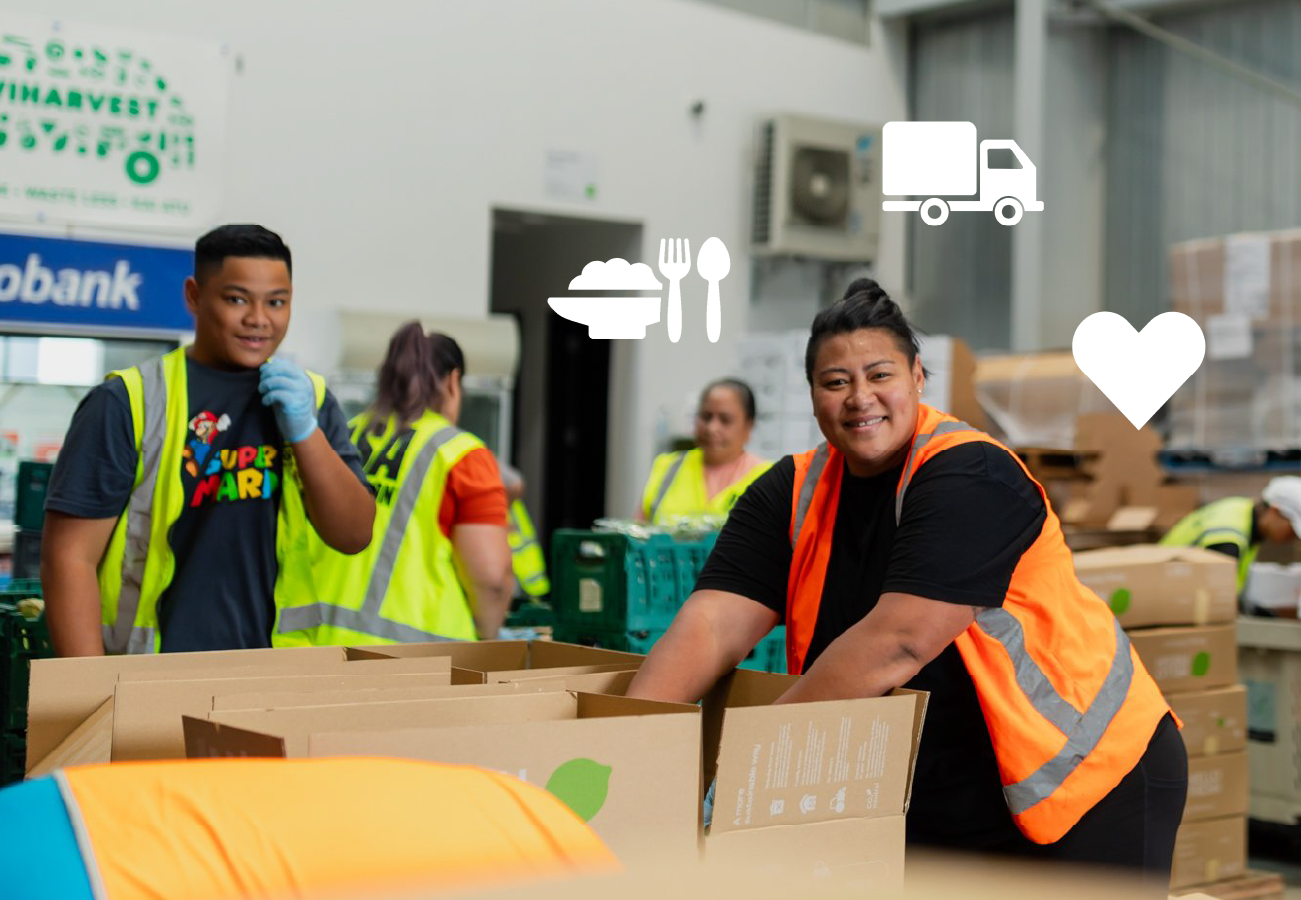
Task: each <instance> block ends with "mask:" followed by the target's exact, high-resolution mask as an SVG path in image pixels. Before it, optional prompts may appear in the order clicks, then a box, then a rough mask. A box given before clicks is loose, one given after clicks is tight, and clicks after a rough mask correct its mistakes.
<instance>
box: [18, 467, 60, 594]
mask: <svg viewBox="0 0 1301 900" xmlns="http://www.w3.org/2000/svg"><path fill="white" fill-rule="evenodd" d="M53 471H54V464H53V463H46V462H37V461H35V460H30V459H28V460H23V461H22V462H20V463H19V464H18V486H17V494H16V497H15V499H14V525H15V526H16V527H15V529H14V550H13V577H14V579H15V580H19V579H27V578H39V577H40V575H41V529H42V528H43V527H44V525H45V494H46V491H47V489H48V487H49V483H50V474H51V473H52V472H53Z"/></svg>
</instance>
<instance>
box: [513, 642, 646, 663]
mask: <svg viewBox="0 0 1301 900" xmlns="http://www.w3.org/2000/svg"><path fill="white" fill-rule="evenodd" d="M645 661H646V657H645V656H643V655H641V654H640V653H625V652H623V651H622V650H606V649H605V648H603V647H584V646H583V645H581V644H566V643H562V642H560V641H529V656H528V664H527V665H526V666H516V667H515V668H529V669H558V668H562V667H566V666H597V665H601V664H602V663H621V664H622V665H623V667H624V668H625V669H628V668H632V669H636V668H638V667H639V666H641V664H642V663H643V662H645Z"/></svg>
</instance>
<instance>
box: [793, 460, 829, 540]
mask: <svg viewBox="0 0 1301 900" xmlns="http://www.w3.org/2000/svg"><path fill="white" fill-rule="evenodd" d="M828 455H829V453H828V451H827V442H826V441H823V442H822V443H821V444H818V449H816V450H814V451H813V459H812V460H810V461H809V470H808V471H807V472H805V473H804V483H803V484H802V485H800V499H799V501H798V502H797V503H796V504H795V525H794V527H793V528H792V529H791V549H792V550H794V549H795V544H796V542H797V541H799V539H800V529H801V528H803V527H804V517H805V516H806V515H808V512H809V505H810V504H811V503H812V502H813V492H814V491H815V490H817V487H818V479H820V478H821V477H822V470H823V469H825V468H826V467H827V456H828Z"/></svg>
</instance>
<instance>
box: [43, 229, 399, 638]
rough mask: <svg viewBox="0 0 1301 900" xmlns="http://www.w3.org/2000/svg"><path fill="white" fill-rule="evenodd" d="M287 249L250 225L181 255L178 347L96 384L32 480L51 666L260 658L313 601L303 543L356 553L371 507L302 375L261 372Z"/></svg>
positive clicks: (344, 440) (284, 314) (277, 313)
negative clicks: (246, 653)
mask: <svg viewBox="0 0 1301 900" xmlns="http://www.w3.org/2000/svg"><path fill="white" fill-rule="evenodd" d="M291 268H292V262H291V257H290V253H289V248H288V247H286V246H285V244H284V242H283V241H281V239H280V237H279V235H277V234H275V233H274V232H271V231H268V230H267V229H265V228H262V227H261V226H259V225H224V226H222V227H220V228H217V229H215V230H213V231H211V232H209V233H208V234H206V235H204V236H203V237H201V238H199V240H198V242H197V244H196V245H195V255H194V275H193V276H192V277H190V278H187V279H186V281H185V302H186V305H187V306H188V307H189V310H190V312H191V313H192V314H193V315H194V330H195V339H194V343H193V344H192V345H190V346H188V347H182V348H180V349H178V350H174V351H172V352H171V353H169V354H167V355H166V356H163V357H161V358H160V359H155V360H150V361H149V362H146V363H143V364H141V365H139V366H136V367H133V368H130V369H123V370H120V371H117V372H113V373H112V374H111V375H110V377H109V378H108V379H107V380H106V382H105V383H104V384H103V385H100V386H99V387H97V388H95V389H94V390H92V391H91V392H90V393H89V394H88V395H87V396H86V398H85V399H84V400H83V401H82V403H81V405H80V406H79V407H78V408H77V412H76V414H75V415H74V416H73V420H72V424H71V426H70V427H69V430H68V435H67V438H66V440H65V442H64V446H63V450H62V452H61V453H60V455H59V459H58V462H57V464H56V465H55V469H54V473H53V475H52V476H51V479H50V486H49V492H48V495H47V499H46V516H45V531H44V539H43V541H42V559H41V580H42V586H43V588H44V592H45V598H46V609H47V617H48V620H49V625H50V632H51V636H52V637H53V639H54V645H55V650H56V651H57V652H58V653H59V655H61V656H86V655H98V654H101V653H105V652H108V653H152V652H157V651H178V650H219V649H232V648H244V647H266V646H270V643H271V635H272V632H273V630H274V625H275V620H276V617H277V615H278V613H279V610H280V609H281V608H283V607H285V606H287V605H293V604H295V603H302V602H304V600H305V598H307V597H310V596H311V594H312V593H313V589H312V584H311V577H310V565H309V562H308V559H307V557H306V554H305V552H303V548H304V547H305V546H306V542H307V540H308V537H309V535H310V532H311V530H312V529H315V531H316V533H317V534H319V535H320V537H321V538H322V539H323V540H324V541H325V542H326V543H328V544H329V545H330V546H332V547H335V548H336V549H338V550H340V551H342V552H345V553H356V552H358V551H360V550H362V549H364V548H365V547H366V545H367V544H368V543H369V541H370V533H371V521H372V520H373V519H374V516H375V501H374V499H373V498H372V496H371V493H370V491H369V488H368V487H367V484H366V480H365V476H364V475H363V473H362V471H361V462H360V459H359V457H358V455H357V450H356V448H355V447H353V446H352V442H351V441H350V440H349V438H348V429H347V426H346V424H345V422H344V418H343V414H342V412H341V411H340V409H339V406H338V403H337V402H336V401H335V400H334V398H333V397H332V396H331V395H330V394H329V392H327V391H326V390H325V383H324V381H323V380H322V379H321V377H320V376H319V375H315V374H312V373H309V372H306V371H304V370H303V369H301V368H299V367H298V366H296V365H294V364H293V363H291V362H289V361H287V360H283V359H275V360H273V359H272V358H271V357H272V354H274V353H275V351H276V348H277V347H279V346H280V342H281V340H283V339H284V336H285V331H286V330H287V329H288V327H289V311H290V301H291V299H292V295H293V285H292V283H291V279H290V273H291Z"/></svg>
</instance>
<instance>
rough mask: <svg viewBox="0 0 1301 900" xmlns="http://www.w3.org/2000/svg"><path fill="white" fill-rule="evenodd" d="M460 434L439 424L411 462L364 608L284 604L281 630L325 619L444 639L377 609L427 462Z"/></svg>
mask: <svg viewBox="0 0 1301 900" xmlns="http://www.w3.org/2000/svg"><path fill="white" fill-rule="evenodd" d="M460 433H461V429H459V428H457V427H456V426H454V425H447V426H445V427H443V428H440V429H438V431H436V432H434V436H433V437H431V438H430V439H429V440H428V441H427V442H426V443H425V445H424V446H423V447H421V448H420V453H419V454H418V455H417V456H416V458H415V461H414V462H412V463H411V468H410V469H408V470H407V474H406V476H405V477H404V478H403V480H402V486H401V487H400V488H399V489H398V493H397V499H396V500H394V502H393V510H392V512H391V513H390V514H389V520H388V526H387V527H386V528H385V529H384V537H383V538H381V540H380V547H379V555H378V557H377V558H376V560H375V567H374V568H373V569H371V573H370V581H369V582H368V583H367V585H366V595H365V597H364V598H363V600H362V604H361V609H348V608H346V607H342V606H335V605H334V604H331V603H313V604H311V605H309V606H295V607H292V608H289V609H285V610H282V611H281V613H280V625H279V626H278V629H277V630H278V631H279V632H280V633H281V634H288V633H290V632H294V631H302V630H303V629H306V628H312V627H315V626H317V625H322V624H325V625H335V626H338V627H339V628H347V629H349V630H351V631H359V632H361V633H362V634H370V635H374V636H375V637H382V638H389V639H391V640H395V641H403V642H412V641H436V640H442V639H443V637H442V636H441V635H436V634H431V633H430V632H427V631H421V630H420V629H419V628H415V627H413V626H411V625H403V624H402V623H400V622H392V621H389V620H388V619H385V618H383V617H382V616H380V614H379V611H380V607H381V606H382V605H383V604H384V596H385V595H386V594H387V593H388V587H389V582H390V581H391V580H392V578H393V566H394V564H395V563H396V562H397V558H398V550H399V549H400V548H401V546H402V538H403V537H404V536H405V535H406V531H407V522H409V521H410V520H411V513H412V512H413V511H414V510H415V508H416V501H417V500H419V499H420V492H421V491H422V490H423V489H424V485H425V476H426V475H428V474H429V467H430V466H431V465H433V462H434V457H435V456H436V455H437V454H438V451H439V450H440V449H441V448H442V447H443V445H444V444H446V443H447V442H448V441H450V440H452V439H453V438H454V437H456V436H457V435H458V434H460ZM435 527H437V525H436V524H435Z"/></svg>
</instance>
